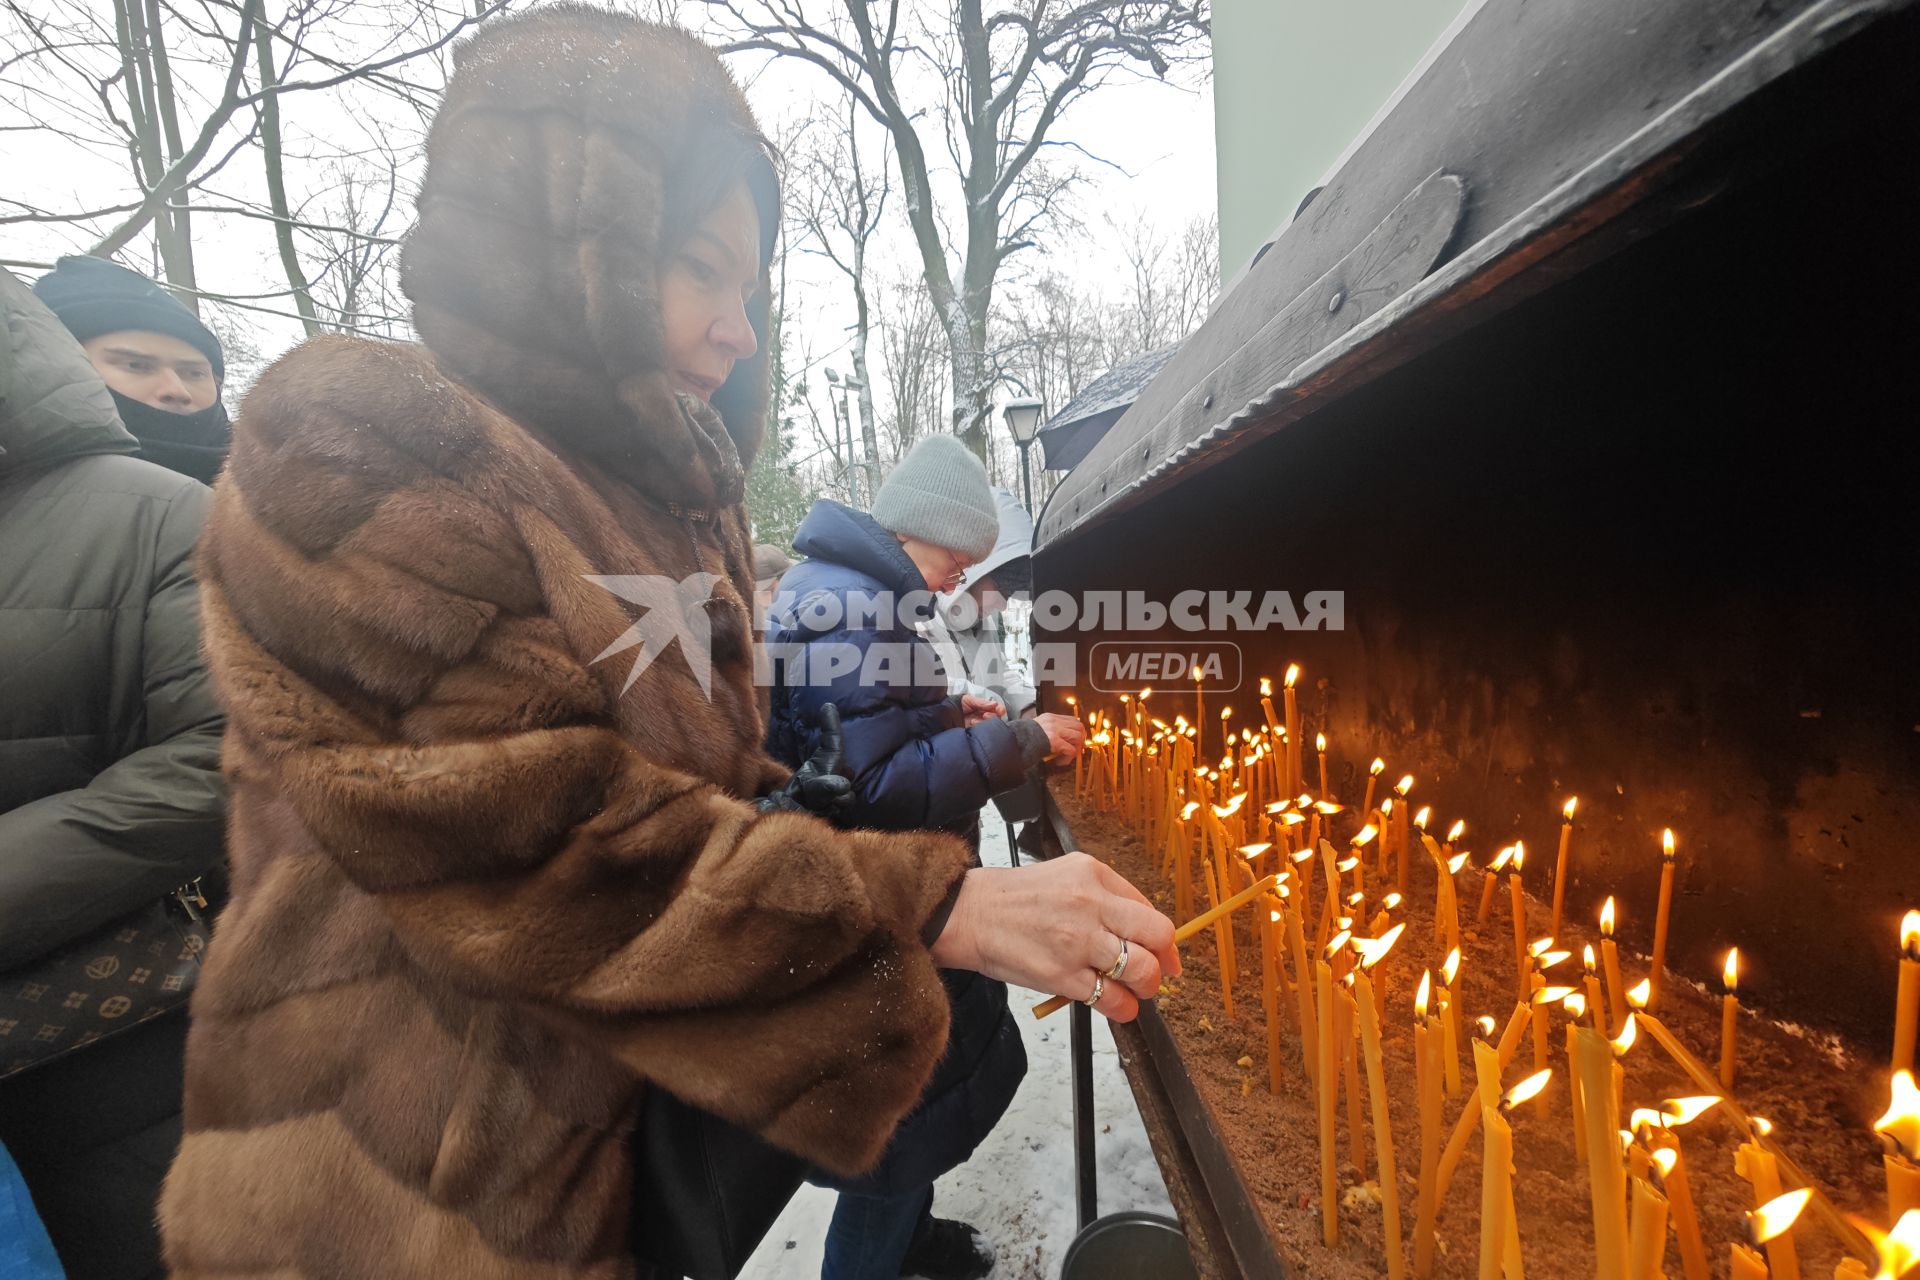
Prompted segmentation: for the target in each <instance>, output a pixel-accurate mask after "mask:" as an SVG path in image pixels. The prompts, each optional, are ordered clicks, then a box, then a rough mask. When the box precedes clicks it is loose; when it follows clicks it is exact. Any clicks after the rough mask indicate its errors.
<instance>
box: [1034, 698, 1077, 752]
mask: <svg viewBox="0 0 1920 1280" xmlns="http://www.w3.org/2000/svg"><path fill="white" fill-rule="evenodd" d="M1034 719H1035V720H1036V721H1038V723H1039V725H1040V727H1041V728H1042V729H1045V730H1046V731H1047V759H1048V761H1049V762H1051V763H1053V764H1071V763H1073V758H1074V757H1075V756H1077V755H1079V754H1080V749H1081V748H1082V747H1084V746H1085V745H1086V743H1087V726H1086V725H1084V724H1082V723H1081V722H1080V720H1079V718H1078V717H1077V716H1063V715H1061V714H1060V713H1059V712H1057V711H1044V712H1042V713H1040V714H1039V715H1038V716H1035V717H1034Z"/></svg>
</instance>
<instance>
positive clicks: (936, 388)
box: [880, 277, 948, 465]
mask: <svg viewBox="0 0 1920 1280" xmlns="http://www.w3.org/2000/svg"><path fill="white" fill-rule="evenodd" d="M882 296H883V298H884V301H885V310H886V314H887V323H886V324H885V325H884V326H882V328H881V331H880V368H881V371H882V374H883V375H884V377H885V387H886V391H887V414H886V416H885V417H884V418H883V419H882V420H881V429H882V433H883V434H884V435H885V437H886V441H887V461H888V464H889V465H891V464H892V463H894V462H897V461H899V459H900V455H901V454H903V453H905V452H906V451H907V450H908V449H911V448H912V447H913V444H914V441H916V440H918V439H919V438H920V437H921V436H923V435H925V434H927V433H928V432H931V431H937V430H939V429H940V422H941V419H942V418H943V417H944V416H945V413H946V398H947V368H948V360H947V352H946V331H945V329H944V327H943V326H942V325H941V323H940V317H939V315H938V314H937V313H936V312H935V311H934V308H933V300H932V299H931V298H929V297H928V296H927V286H926V282H925V281H924V280H922V279H920V278H918V277H903V278H902V279H900V280H898V281H896V282H895V283H894V284H892V285H891V286H889V287H888V288H887V289H886V290H885V291H884V294H883V295H882Z"/></svg>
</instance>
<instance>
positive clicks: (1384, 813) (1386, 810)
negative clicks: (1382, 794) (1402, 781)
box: [1380, 796, 1393, 818]
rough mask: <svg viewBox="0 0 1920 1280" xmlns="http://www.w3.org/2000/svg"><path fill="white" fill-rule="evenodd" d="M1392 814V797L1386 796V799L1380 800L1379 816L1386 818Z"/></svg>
mask: <svg viewBox="0 0 1920 1280" xmlns="http://www.w3.org/2000/svg"><path fill="white" fill-rule="evenodd" d="M1392 814H1393V797H1392V796H1388V797H1387V798H1386V799H1384V800H1382V801H1381V802H1380V816H1381V817H1382V818H1387V817H1391V816H1392Z"/></svg>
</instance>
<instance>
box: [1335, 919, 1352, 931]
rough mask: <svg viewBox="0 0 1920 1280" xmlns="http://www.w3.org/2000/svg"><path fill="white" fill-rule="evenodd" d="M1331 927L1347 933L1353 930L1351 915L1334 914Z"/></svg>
mask: <svg viewBox="0 0 1920 1280" xmlns="http://www.w3.org/2000/svg"><path fill="white" fill-rule="evenodd" d="M1333 927H1334V928H1336V929H1342V930H1345V931H1346V932H1348V933H1351V932H1353V917H1352V916H1335V917H1334V918H1333Z"/></svg>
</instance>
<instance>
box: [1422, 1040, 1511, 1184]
mask: <svg viewBox="0 0 1920 1280" xmlns="http://www.w3.org/2000/svg"><path fill="white" fill-rule="evenodd" d="M1532 1013H1533V1011H1532V1009H1531V1008H1529V1007H1528V1006H1527V1005H1524V1004H1517V1005H1515V1006H1514V1007H1513V1014H1512V1016H1511V1017H1509V1018H1508V1019H1507V1025H1506V1027H1505V1028H1504V1029H1502V1030H1501V1032H1500V1043H1499V1044H1498V1045H1497V1046H1496V1047H1495V1050H1494V1053H1495V1057H1496V1058H1497V1060H1498V1061H1497V1065H1496V1074H1495V1077H1494V1078H1495V1080H1498V1079H1499V1074H1498V1073H1499V1072H1504V1071H1505V1070H1506V1069H1507V1068H1508V1067H1509V1066H1510V1065H1512V1063H1513V1055H1514V1054H1515V1053H1517V1052H1519V1050H1520V1042H1521V1040H1523V1039H1524V1038H1525V1037H1526V1034H1527V1023H1528V1021H1529V1020H1530V1019H1531V1017H1532ZM1492 1034H1493V1019H1492V1018H1482V1019H1480V1039H1482V1040H1485V1039H1486V1038H1487V1037H1488V1036H1490V1035H1492ZM1475 1070H1476V1072H1477V1071H1478V1064H1477V1063H1476V1064H1475ZM1479 1127H1480V1106H1479V1103H1478V1100H1477V1099H1476V1098H1468V1099H1467V1105H1466V1106H1464V1107H1462V1108H1460V1118H1459V1119H1458V1120H1457V1121H1455V1122H1454V1126H1453V1133H1452V1135H1451V1136H1449V1137H1448V1138H1447V1145H1446V1149H1445V1150H1444V1151H1442V1152H1441V1153H1440V1172H1439V1174H1438V1176H1436V1177H1435V1178H1434V1188H1435V1189H1434V1194H1435V1195H1436V1196H1437V1197H1438V1198H1439V1201H1440V1203H1442V1204H1445V1203H1446V1200H1447V1189H1448V1188H1449V1187H1451V1186H1452V1185H1453V1173H1454V1170H1455V1169H1457V1168H1459V1167H1460V1161H1461V1159H1462V1158H1463V1157H1465V1155H1466V1154H1467V1143H1468V1142H1469V1141H1471V1140H1472V1138H1473V1131H1474V1130H1475V1129H1477V1128H1479Z"/></svg>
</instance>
